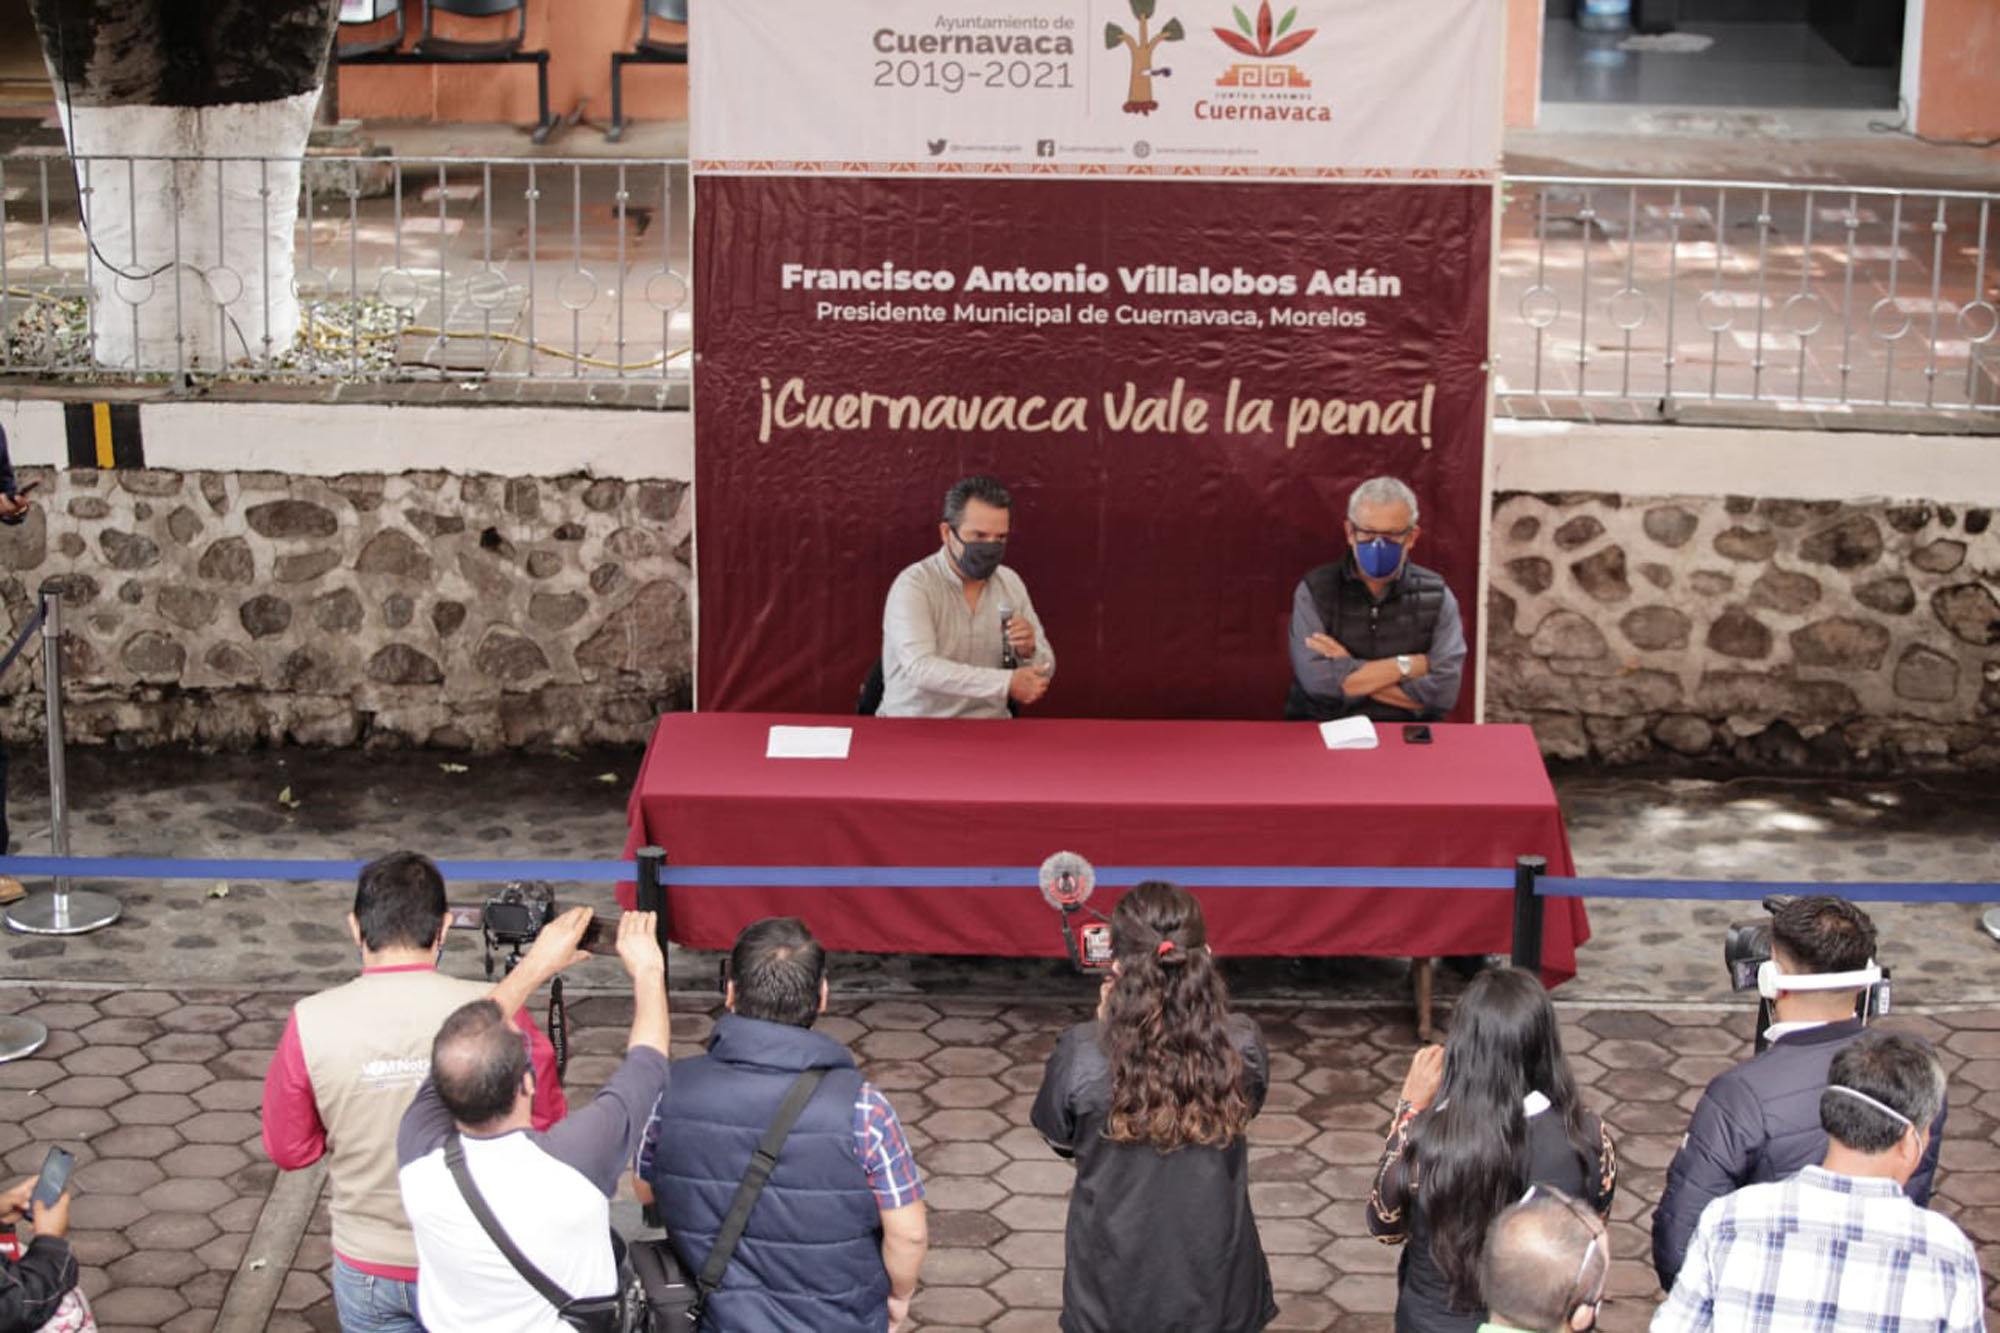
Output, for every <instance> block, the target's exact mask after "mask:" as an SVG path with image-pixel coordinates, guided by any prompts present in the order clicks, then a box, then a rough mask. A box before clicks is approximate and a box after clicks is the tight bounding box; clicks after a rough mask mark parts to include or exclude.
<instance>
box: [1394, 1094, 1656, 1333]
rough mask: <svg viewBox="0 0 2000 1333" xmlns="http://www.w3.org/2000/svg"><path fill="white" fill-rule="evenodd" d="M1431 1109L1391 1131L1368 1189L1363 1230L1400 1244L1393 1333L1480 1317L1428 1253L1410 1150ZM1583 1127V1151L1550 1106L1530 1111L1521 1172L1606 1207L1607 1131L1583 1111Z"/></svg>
mask: <svg viewBox="0 0 2000 1333" xmlns="http://www.w3.org/2000/svg"><path fill="white" fill-rule="evenodd" d="M1430 1115H1431V1113H1430V1112H1428V1111H1420V1112H1418V1113H1417V1115H1416V1116H1415V1117H1413V1118H1411V1119H1409V1120H1405V1121H1402V1122H1401V1123H1399V1124H1398V1125H1397V1126H1396V1127H1395V1128H1394V1129H1393V1130H1392V1131H1390V1134H1389V1139H1388V1142H1387V1143H1385V1144H1384V1145H1383V1148H1382V1160H1381V1163H1380V1165H1379V1166H1378V1167H1377V1168H1376V1173H1375V1188H1374V1190H1373V1191H1371V1192H1370V1194H1369V1196H1368V1231H1369V1234H1370V1235H1372V1236H1374V1237H1375V1239H1377V1240H1379V1241H1381V1242H1383V1243H1384V1244H1386V1245H1397V1244H1400V1245H1402V1247H1403V1254H1402V1258H1401V1259H1400V1260H1398V1261H1397V1264H1396V1333H1475V1331H1476V1330H1477V1329H1478V1328H1479V1326H1480V1324H1481V1323H1482V1322H1483V1320H1482V1319H1481V1312H1480V1311H1477V1310H1462V1309H1459V1308H1458V1307H1457V1306H1456V1305H1454V1304H1453V1303H1452V1299H1451V1285H1450V1283H1448V1282H1447V1281H1446V1280H1445V1276H1444V1270H1443V1269H1441V1268H1439V1267H1438V1263H1437V1260H1436V1259H1435V1258H1434V1257H1432V1254H1431V1228H1430V1220H1429V1219H1428V1218H1427V1217H1426V1216H1425V1215H1424V1196H1423V1190H1422V1188H1421V1182H1420V1181H1419V1180H1418V1178H1417V1175H1418V1173H1417V1170H1416V1168H1415V1166H1414V1159H1415V1153H1414V1150H1413V1145H1414V1143H1415V1142H1416V1140H1418V1139H1421V1137H1422V1136H1423V1132H1424V1130H1425V1128H1426V1127H1427V1126H1428V1125H1429V1123H1430ZM1583 1130H1584V1133H1585V1135H1586V1136H1587V1137H1588V1138H1590V1139H1592V1140H1594V1143H1595V1147H1594V1149H1593V1150H1591V1151H1588V1152H1579V1151H1578V1150H1577V1147H1576V1145H1575V1144H1573V1143H1571V1142H1570V1140H1569V1131H1568V1128H1567V1126H1566V1125H1565V1124H1564V1121H1563V1117H1562V1115H1561V1113H1560V1112H1558V1111H1556V1110H1555V1109H1554V1108H1553V1107H1551V1108H1549V1109H1547V1110H1544V1111H1541V1112H1539V1113H1536V1114H1532V1115H1530V1116H1529V1117H1528V1136H1527V1142H1526V1143H1524V1144H1523V1145H1522V1147H1523V1149H1524V1150H1525V1155H1526V1160H1525V1161H1524V1162H1523V1163H1522V1167H1523V1169H1524V1174H1525V1178H1526V1180H1527V1181H1528V1183H1529V1184H1531V1185H1551V1186H1554V1187H1555V1188H1556V1189H1559V1190H1561V1191H1562V1192H1563V1193H1565V1194H1567V1195H1569V1196H1570V1197H1571V1198H1573V1199H1579V1200H1581V1201H1582V1202H1583V1203H1585V1204H1587V1205H1589V1207H1590V1208H1591V1209H1592V1211H1594V1212H1597V1213H1605V1212H1609V1211H1610V1208H1611V1201H1612V1199H1613V1198H1614V1197H1615V1196H1616V1195H1617V1192H1618V1152H1617V1149H1616V1148H1615V1147H1614V1146H1613V1145H1612V1141H1611V1132H1610V1130H1608V1129H1606V1128H1605V1126H1604V1122H1603V1121H1602V1120H1600V1119H1598V1118H1597V1117H1596V1116H1594V1115H1592V1114H1591V1113H1590V1112H1588V1111H1585V1112H1584V1113H1583Z"/></svg>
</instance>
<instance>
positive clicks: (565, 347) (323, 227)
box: [0, 153, 691, 391]
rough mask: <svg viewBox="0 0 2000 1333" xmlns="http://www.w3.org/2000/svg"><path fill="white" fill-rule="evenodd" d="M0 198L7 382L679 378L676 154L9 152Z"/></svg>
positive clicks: (683, 291) (685, 322) (0, 346)
mask: <svg viewBox="0 0 2000 1333" xmlns="http://www.w3.org/2000/svg"><path fill="white" fill-rule="evenodd" d="M294 188H296V190H297V192H298V215H297V221H296V223H295V224H294V225H293V227H292V229H291V236H290V239H289V243H286V240H285V237H284V234H283V232H282V231H281V230H280V231H278V232H277V234H276V239H274V238H273V232H272V229H270V228H267V227H265V226H262V225H258V224H260V223H261V222H262V220H263V216H264V213H263V210H265V209H268V208H271V207H272V205H273V200H274V199H278V198H280V197H281V196H282V195H283V193H284V192H285V191H287V190H290V189H294ZM162 200H164V201H165V202H166V203H167V204H168V205H169V206H168V207H165V208H162V207H159V206H158V205H159V203H160V202H161V201H162ZM0 201H4V231H0V374H6V373H10V372H12V373H32V374H43V375H46V374H58V375H89V374H96V373H101V372H106V371H109V372H110V373H114V374H124V375H131V374H137V375H142V376H143V375H164V376H182V377H185V376H190V375H227V376H241V377H247V378H272V379H288V378H299V379H337V380H364V381H366V380H423V379H467V378H473V379H486V378H493V379H538V380H552V379H586V378H587V379H595V380H628V381H629V380H636V381H639V382H641V383H644V382H646V381H657V382H658V383H659V384H660V386H661V388H662V391H664V387H665V385H666V383H667V382H668V381H669V380H684V379H685V378H686V374H687V364H686V360H687V359H686V357H685V355H684V354H685V352H686V350H687V348H688V346H689V344H690V342H691V325H690V313H691V307H690V299H689V298H690V289H689V283H688V280H687V278H686V276H685V275H686V273H687V272H688V226H689V217H690V209H689V207H688V189H687V164H686V163H685V162H681V161H636V160H589V161H583V160H562V159H548V158H537V159H533V160H518V161H517V160H495V161H481V160H476V159H455V158H410V157H401V158H388V157H373V156H358V157H318V156H315V157H311V158H308V159H305V160H304V162H303V163H302V162H300V161H299V160H296V159H289V160H288V159H263V158H208V159H174V158H146V157H115V158H114V157H93V158H70V157H67V156H64V155H62V154H59V153H58V154H17V155H13V156H9V157H5V158H0ZM86 222H87V223H88V225H86ZM286 290H290V291H292V292H295V293H296V295H297V299H298V318H297V319H296V321H289V320H288V319H286V318H285V317H284V311H283V307H284V306H285V305H286V303H285V302H284V301H283V300H282V294H283V292H285V291H286Z"/></svg>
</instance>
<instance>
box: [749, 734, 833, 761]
mask: <svg viewBox="0 0 2000 1333" xmlns="http://www.w3.org/2000/svg"><path fill="white" fill-rule="evenodd" d="M853 739H854V728H853V727H772V728H771V738H770V740H769V741H768V742H766V744H765V746H764V757H765V758H766V759H845V758H847V746H848V743H849V742H851V741H852V740H853Z"/></svg>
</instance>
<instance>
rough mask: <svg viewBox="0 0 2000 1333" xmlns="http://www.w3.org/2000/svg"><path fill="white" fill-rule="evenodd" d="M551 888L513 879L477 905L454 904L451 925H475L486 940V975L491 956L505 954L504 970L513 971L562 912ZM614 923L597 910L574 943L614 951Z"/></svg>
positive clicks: (589, 950)
mask: <svg viewBox="0 0 2000 1333" xmlns="http://www.w3.org/2000/svg"><path fill="white" fill-rule="evenodd" d="M563 910H564V909H563V908H562V907H561V906H560V905H558V904H557V902H556V897H555V891H554V890H553V889H551V888H550V887H549V886H548V884H546V883H545V882H543V881H541V880H516V881H514V882H513V883H511V884H508V885H506V886H504V887H503V888H501V889H500V890H498V891H497V892H495V893H494V894H493V895H492V896H490V897H489V898H487V900H486V901H485V902H484V903H482V904H481V905H480V906H478V907H469V908H467V907H455V908H453V909H452V924H453V925H455V926H466V927H474V926H476V927H478V929H479V934H480V937H481V938H482V939H483V940H484V941H485V943H486V975H487V976H488V977H491V976H492V975H493V972H494V959H495V956H496V955H497V954H498V953H500V952H502V951H504V952H505V953H506V955H507V966H506V969H505V970H506V971H509V972H511V971H513V970H514V964H516V963H518V962H520V961H521V953H522V951H523V950H525V949H527V948H528V947H529V946H530V945H532V944H533V943H534V942H535V937H536V936H537V935H540V934H541V933H542V928H543V927H544V926H546V925H548V924H549V922H551V921H553V920H555V919H556V918H557V917H558V916H560V915H562V913H563ZM616 941H617V922H616V921H615V919H607V918H606V917H605V916H603V915H602V914H601V913H600V914H598V915H596V916H593V917H591V919H590V925H589V926H587V927H585V929H584V932H583V939H582V941H581V942H580V943H579V944H578V945H577V947H578V948H580V949H582V950H583V951H584V952H585V953H597V954H604V953H614V952H616V949H617V944H616Z"/></svg>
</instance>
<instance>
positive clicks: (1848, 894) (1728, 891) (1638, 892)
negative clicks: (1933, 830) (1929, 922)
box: [1535, 875, 2000, 903]
mask: <svg viewBox="0 0 2000 1333" xmlns="http://www.w3.org/2000/svg"><path fill="white" fill-rule="evenodd" d="M1535 891H1536V892H1537V893H1539V894H1541V895H1543V896H1544V897H1548V898H1681V899H1702V900H1710V901H1723V902H1753V903H1754V902H1756V901H1757V900H1759V899H1760V898H1765V897H1768V896H1769V895H1771V894H1774V893H1785V894H1799V895H1805V894H1814V893H1837V894H1839V895H1840V896H1841V897H1843V898H1845V899H1847V900H1848V901H1849V902H1857V903H1985V902H2000V884H1980V883H1963V882H1953V881H1944V880H1932V881H1927V882H1919V881H1911V882H1908V883H1901V882H1896V881H1881V880H1874V881H1862V880H1854V881H1847V880H1828V881H1824V882H1821V881H1816V880H1758V879H1591V878H1582V877H1578V878H1574V879H1570V878H1564V877H1562V876H1558V875H1547V876H1544V877H1542V878H1541V879H1538V880H1536V881H1535Z"/></svg>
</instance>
